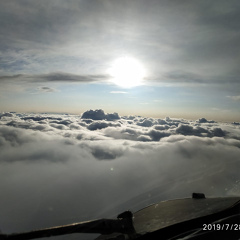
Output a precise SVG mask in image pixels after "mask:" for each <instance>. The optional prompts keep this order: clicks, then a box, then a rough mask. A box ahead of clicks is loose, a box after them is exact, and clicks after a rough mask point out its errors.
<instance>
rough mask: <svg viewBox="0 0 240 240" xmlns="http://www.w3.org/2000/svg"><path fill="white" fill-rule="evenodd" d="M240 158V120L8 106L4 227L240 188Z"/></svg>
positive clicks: (1, 171) (0, 137)
mask: <svg viewBox="0 0 240 240" xmlns="http://www.w3.org/2000/svg"><path fill="white" fill-rule="evenodd" d="M239 156H240V125H239V123H233V124H225V123H218V122H214V121H208V120H207V119H204V118H201V119H199V120H196V121H187V120H184V119H170V118H166V119H153V118H144V117H140V116H125V117H120V116H119V115H118V114H117V113H114V114H106V113H104V112H103V110H96V111H93V110H91V111H87V112H85V113H83V114H82V116H77V115H66V114H65V115H63V114H62V115H56V114H52V115H51V114H24V113H2V114H1V115H0V165H1V166H0V189H1V199H0V212H1V226H0V228H1V231H2V232H8V233H10V232H18V231H25V230H31V229H36V228H42V227H50V226H54V225H60V224H69V223H72V222H79V221H83V220H89V219H95V218H101V217H116V216H117V214H118V213H120V212H121V211H124V210H126V209H131V210H137V209H139V208H142V207H144V206H145V205H147V204H150V203H153V202H156V201H160V200H165V199H171V198H177V197H190V195H191V193H192V192H194V191H195V192H204V193H205V194H206V196H207V197H208V196H229V195H239V194H240V177H239V171H238V169H239V167H240V160H239ZM91 238H93V237H92V236H90V235H89V239H91ZM56 239H64V238H56ZM68 239H80V235H77V236H74V235H73V236H71V237H69V238H68ZM84 239H87V238H86V237H84Z"/></svg>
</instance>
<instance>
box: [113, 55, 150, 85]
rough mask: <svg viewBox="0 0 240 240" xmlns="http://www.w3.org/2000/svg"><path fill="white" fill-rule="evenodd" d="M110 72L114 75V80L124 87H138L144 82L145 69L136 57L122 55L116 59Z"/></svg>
mask: <svg viewBox="0 0 240 240" xmlns="http://www.w3.org/2000/svg"><path fill="white" fill-rule="evenodd" d="M108 73H109V74H110V75H111V76H112V78H113V79H112V82H113V83H115V84H116V85H118V86H119V87H123V88H131V87H136V86H139V85H142V84H143V79H144V77H145V69H144V67H143V66H142V64H141V63H140V62H139V61H137V60H136V59H135V58H131V57H120V58H118V59H116V60H115V61H114V62H113V63H112V66H111V68H109V69H108Z"/></svg>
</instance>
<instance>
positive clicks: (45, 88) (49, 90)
mask: <svg viewBox="0 0 240 240" xmlns="http://www.w3.org/2000/svg"><path fill="white" fill-rule="evenodd" d="M37 90H39V91H40V92H47V93H49V92H56V89H53V88H50V87H39V88H37Z"/></svg>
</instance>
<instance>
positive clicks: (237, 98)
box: [227, 96, 240, 101]
mask: <svg viewBox="0 0 240 240" xmlns="http://www.w3.org/2000/svg"><path fill="white" fill-rule="evenodd" d="M227 97H228V98H231V99H232V100H234V101H240V96H227Z"/></svg>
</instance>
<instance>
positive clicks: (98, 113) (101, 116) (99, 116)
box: [82, 109, 120, 121]
mask: <svg viewBox="0 0 240 240" xmlns="http://www.w3.org/2000/svg"><path fill="white" fill-rule="evenodd" d="M82 118H86V119H92V120H109V121H111V120H116V119H120V117H119V115H118V113H110V114H108V113H107V114H105V113H104V111H103V110H102V109H98V110H89V111H86V112H84V113H83V114H82Z"/></svg>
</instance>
